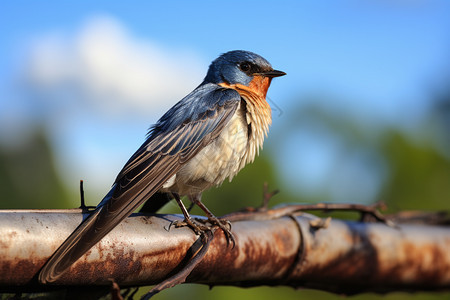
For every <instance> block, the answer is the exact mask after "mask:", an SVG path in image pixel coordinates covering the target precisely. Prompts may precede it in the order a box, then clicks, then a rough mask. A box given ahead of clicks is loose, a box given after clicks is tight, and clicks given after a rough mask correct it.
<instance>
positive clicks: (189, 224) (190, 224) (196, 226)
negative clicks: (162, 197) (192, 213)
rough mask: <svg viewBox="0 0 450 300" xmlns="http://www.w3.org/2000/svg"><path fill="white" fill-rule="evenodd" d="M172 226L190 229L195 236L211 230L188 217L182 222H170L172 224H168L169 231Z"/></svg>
mask: <svg viewBox="0 0 450 300" xmlns="http://www.w3.org/2000/svg"><path fill="white" fill-rule="evenodd" d="M172 226H174V227H175V228H180V227H190V228H191V229H192V230H193V231H194V232H195V234H196V235H200V234H201V233H203V232H205V231H207V230H211V228H210V227H208V226H207V225H206V224H204V223H202V222H199V221H198V220H196V219H193V218H190V217H189V218H185V219H184V220H183V221H180V220H175V221H172V223H170V225H169V230H170V228H171V227H172Z"/></svg>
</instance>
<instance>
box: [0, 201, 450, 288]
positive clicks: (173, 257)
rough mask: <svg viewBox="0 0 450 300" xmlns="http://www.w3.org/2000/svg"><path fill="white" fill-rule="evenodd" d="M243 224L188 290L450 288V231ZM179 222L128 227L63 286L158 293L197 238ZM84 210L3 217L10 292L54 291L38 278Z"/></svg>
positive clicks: (5, 283) (306, 219) (217, 246)
mask: <svg viewBox="0 0 450 300" xmlns="http://www.w3.org/2000/svg"><path fill="white" fill-rule="evenodd" d="M267 216H268V217H267V218H266V219H264V218H261V217H260V216H259V217H258V219H257V220H243V221H236V222H233V227H232V230H233V233H234V235H235V237H236V247H235V248H234V249H231V248H229V247H227V243H226V239H225V237H224V235H223V233H222V232H221V231H216V236H215V238H214V240H213V241H212V242H211V245H210V247H209V249H208V252H207V254H206V256H205V257H204V259H203V260H202V262H201V263H200V264H199V265H198V266H197V267H196V268H195V269H194V270H193V271H192V273H191V274H190V275H189V277H188V278H187V281H188V282H197V283H206V284H209V285H218V284H222V285H237V286H257V285H289V286H294V287H309V288H316V289H322V290H329V291H334V292H339V293H359V292H367V291H375V292H387V291H394V290H443V289H449V288H450V251H449V249H450V228H449V227H444V226H426V225H400V226H398V228H392V227H388V226H386V225H384V224H380V223H361V222H352V221H342V220H332V221H331V222H330V223H329V224H328V226H327V227H326V228H317V226H312V225H311V224H312V223H311V221H313V220H315V219H317V217H315V216H312V215H308V214H301V215H295V216H283V217H279V218H276V219H271V218H270V213H268V214H267ZM180 218H181V217H180V216H178V215H153V216H145V215H139V214H135V215H132V216H131V217H129V218H127V219H126V220H125V221H124V222H122V223H121V224H120V225H119V226H118V227H117V228H115V229H114V230H113V231H112V232H111V233H109V234H108V235H107V236H106V237H105V238H104V239H103V240H102V241H100V242H99V243H98V244H97V245H96V246H94V247H93V248H92V249H91V250H90V251H89V252H88V253H86V254H85V255H84V256H82V257H81V258H80V259H79V260H78V261H77V262H76V263H75V264H74V265H73V266H72V267H71V268H70V269H69V270H68V272H66V273H65V274H64V275H63V276H62V277H61V278H60V279H59V280H58V281H56V282H55V283H54V284H53V286H54V287H61V288H62V287H73V286H86V285H91V286H92V285H110V284H111V282H110V278H114V280H115V281H116V282H117V283H118V284H119V285H120V286H121V287H125V286H140V285H151V284H156V283H159V282H161V281H162V280H164V279H165V278H167V276H168V275H170V274H171V273H173V272H174V271H175V270H177V268H179V267H180V263H182V261H183V258H184V257H185V256H186V253H187V251H188V249H189V248H190V247H191V245H192V244H193V243H194V242H195V240H196V239H197V237H196V236H195V235H194V234H193V232H192V231H191V230H190V229H188V228H172V229H170V231H169V230H167V228H168V227H169V225H170V223H171V222H172V221H173V220H175V219H180ZM81 220H82V214H81V213H80V210H28V211H25V210H23V211H22V210H17V211H10V210H4V211H0V290H1V291H9V290H17V289H23V290H24V291H25V290H33V291H37V290H45V289H47V287H45V286H42V285H39V284H38V283H37V281H36V279H35V276H36V274H37V273H38V272H39V270H40V268H41V267H42V266H43V264H44V263H45V261H46V260H47V259H48V258H49V256H50V255H51V254H52V253H53V251H55V250H56V248H57V247H58V246H59V245H60V244H61V243H62V242H63V241H64V239H65V238H66V237H67V236H68V235H69V234H70V233H71V232H72V230H74V229H75V228H76V226H77V225H78V224H79V223H80V222H81Z"/></svg>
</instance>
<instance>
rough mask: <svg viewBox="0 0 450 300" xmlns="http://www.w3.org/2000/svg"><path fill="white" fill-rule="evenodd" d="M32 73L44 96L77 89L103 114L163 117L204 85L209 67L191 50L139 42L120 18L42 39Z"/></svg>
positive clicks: (98, 20) (29, 68)
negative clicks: (154, 114)
mask: <svg viewBox="0 0 450 300" xmlns="http://www.w3.org/2000/svg"><path fill="white" fill-rule="evenodd" d="M26 69H27V78H28V80H29V83H30V84H31V85H32V86H33V88H36V89H37V90H39V91H40V92H44V93H45V92H48V93H52V92H54V91H60V90H61V89H67V88H71V89H72V90H71V91H73V89H74V88H75V91H76V93H80V95H81V98H83V100H84V101H88V103H90V104H94V106H95V107H96V108H97V109H99V110H100V111H101V112H105V113H111V112H112V113H114V114H117V113H119V114H120V113H122V112H126V113H129V112H130V110H131V111H134V112H137V113H143V114H146V113H149V112H153V113H155V111H157V112H158V114H159V113H161V110H162V109H167V108H168V107H170V106H171V105H172V104H174V103H175V102H177V101H178V100H179V99H181V98H182V97H183V96H184V95H186V94H187V93H189V92H190V91H191V90H192V89H194V88H195V87H196V86H197V85H198V84H199V83H200V81H201V80H202V79H203V76H204V75H205V73H206V64H205V63H203V62H201V60H200V59H199V57H198V56H197V55H195V54H194V53H192V52H190V51H188V50H183V49H181V50H178V49H177V50H172V49H167V48H166V47H163V46H161V45H158V44H156V43H155V42H153V41H150V40H143V39H138V38H136V37H134V36H132V35H131V34H130V33H129V32H128V31H127V30H126V29H125V28H124V26H122V25H121V24H120V23H119V22H118V21H117V20H114V19H112V18H110V17H96V18H93V19H90V20H89V21H88V22H86V23H85V24H84V26H82V27H81V28H80V29H79V30H78V32H76V33H75V34H68V33H61V32H59V33H51V34H46V35H44V36H41V37H40V38H39V39H36V42H35V43H34V45H33V47H32V49H31V56H30V61H29V65H28V66H27V67H26ZM50 98H51V97H50ZM80 100H81V99H80Z"/></svg>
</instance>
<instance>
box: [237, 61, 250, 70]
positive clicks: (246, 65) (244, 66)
mask: <svg viewBox="0 0 450 300" xmlns="http://www.w3.org/2000/svg"><path fill="white" fill-rule="evenodd" d="M239 68H240V69H241V70H242V71H243V72H248V71H250V69H251V65H250V63H248V62H243V63H241V64H240V65H239Z"/></svg>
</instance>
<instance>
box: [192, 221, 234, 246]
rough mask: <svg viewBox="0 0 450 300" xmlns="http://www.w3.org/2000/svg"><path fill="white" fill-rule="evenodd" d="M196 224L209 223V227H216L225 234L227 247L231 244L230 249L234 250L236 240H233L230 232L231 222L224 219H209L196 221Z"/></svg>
mask: <svg viewBox="0 0 450 300" xmlns="http://www.w3.org/2000/svg"><path fill="white" fill-rule="evenodd" d="M197 221H198V222H201V223H204V224H206V223H209V224H211V227H210V229H211V228H212V227H214V226H217V227H219V228H220V229H222V231H223V233H224V234H225V237H226V239H227V245H230V243H231V244H233V246H232V247H231V248H234V247H235V246H236V239H235V238H234V235H233V233H232V232H231V222H230V221H228V220H225V219H219V218H216V217H209V218H208V219H206V220H205V219H197Z"/></svg>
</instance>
